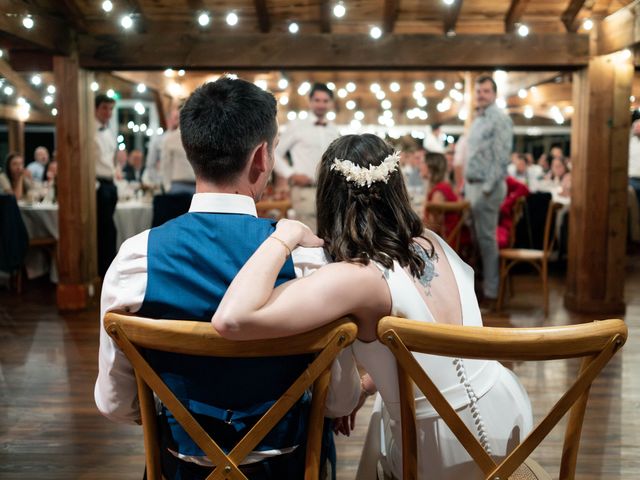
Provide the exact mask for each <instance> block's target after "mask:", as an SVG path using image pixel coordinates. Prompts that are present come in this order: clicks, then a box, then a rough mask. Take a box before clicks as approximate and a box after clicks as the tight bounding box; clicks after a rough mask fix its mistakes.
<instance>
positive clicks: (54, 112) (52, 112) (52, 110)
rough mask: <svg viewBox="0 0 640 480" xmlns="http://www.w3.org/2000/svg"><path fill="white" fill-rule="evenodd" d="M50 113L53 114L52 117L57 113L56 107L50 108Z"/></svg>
mask: <svg viewBox="0 0 640 480" xmlns="http://www.w3.org/2000/svg"><path fill="white" fill-rule="evenodd" d="M51 115H53V116H54V117H55V116H56V115H58V109H57V108H52V109H51Z"/></svg>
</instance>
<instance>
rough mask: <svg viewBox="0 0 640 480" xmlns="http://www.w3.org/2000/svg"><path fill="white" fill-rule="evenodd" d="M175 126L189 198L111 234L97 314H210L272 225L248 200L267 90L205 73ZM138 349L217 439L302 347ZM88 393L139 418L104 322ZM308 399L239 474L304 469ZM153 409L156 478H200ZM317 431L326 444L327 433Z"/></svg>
mask: <svg viewBox="0 0 640 480" xmlns="http://www.w3.org/2000/svg"><path fill="white" fill-rule="evenodd" d="M180 130H181V135H182V143H183V145H184V148H185V151H186V153H187V157H188V159H189V162H190V163H191V166H192V167H193V169H194V172H195V175H196V194H195V195H194V196H193V199H192V202H191V208H190V209H189V212H188V213H186V214H185V215H182V216H180V217H178V218H176V219H174V220H172V221H170V222H168V223H166V224H164V225H162V226H160V227H157V228H154V229H151V230H149V231H145V232H143V233H141V234H139V235H137V236H135V237H133V238H131V239H129V240H127V241H126V242H125V243H124V244H123V245H122V247H121V249H120V252H119V253H118V255H117V257H116V258H115V260H114V262H113V263H112V265H111V267H110V268H109V271H108V272H107V274H106V276H105V279H104V284H103V289H102V299H101V320H102V319H104V315H105V313H106V312H108V311H110V310H120V311H123V310H124V311H127V312H132V313H134V312H135V313H136V314H137V315H140V316H145V317H151V318H172V319H190V320H201V321H207V322H208V321H210V319H211V317H212V315H213V313H214V312H215V310H216V308H217V306H218V304H219V302H220V300H221V299H222V296H223V295H224V293H225V290H226V289H227V287H228V285H229V283H231V280H232V279H233V278H234V276H235V275H236V273H237V272H238V270H239V269H240V268H241V267H242V265H243V264H244V263H245V261H246V260H247V259H248V258H249V257H250V256H251V254H252V253H253V252H254V251H255V250H256V249H257V248H258V246H259V245H260V244H261V243H262V241H263V240H265V239H266V238H267V236H269V235H270V234H271V233H272V232H273V231H274V224H273V222H271V221H268V220H264V219H258V218H257V217H256V208H255V201H257V200H259V199H260V197H261V195H262V193H263V191H264V189H265V185H266V183H267V180H268V179H269V176H270V174H271V170H272V169H273V163H274V150H275V147H276V144H277V133H278V124H277V120H276V101H275V98H274V97H273V95H272V94H271V93H268V92H265V91H263V90H262V89H260V88H258V87H256V86H255V85H253V84H252V83H249V82H246V81H244V80H240V79H237V80H234V79H231V78H226V77H225V78H222V79H220V80H218V81H216V82H211V83H207V84H205V85H203V86H201V87H200V88H198V89H197V90H195V91H194V92H193V94H192V95H191V97H190V98H189V99H188V100H187V102H186V103H185V105H184V107H183V108H182V111H181V113H180ZM302 260H303V259H302V258H301V253H300V252H298V253H297V251H294V253H293V255H292V259H291V258H290V259H288V261H287V263H286V264H285V266H284V267H283V269H282V271H281V272H280V275H279V277H278V281H277V282H276V283H277V284H279V283H282V282H284V281H287V280H290V279H292V278H295V277H296V276H300V275H302V274H303V272H302V268H300V267H299V265H302ZM149 360H150V361H151V362H152V364H153V365H154V367H155V368H156V370H157V371H158V372H159V373H160V374H161V377H162V378H163V380H164V381H165V382H166V383H167V384H168V386H169V387H170V388H171V389H172V390H173V391H174V393H176V395H177V396H178V398H179V399H180V400H181V401H182V402H183V403H184V404H185V405H186V406H188V408H189V410H190V411H191V412H192V414H194V415H195V416H196V418H197V419H198V420H199V421H201V422H202V424H203V426H204V427H205V429H207V430H208V431H210V432H212V435H213V436H214V438H215V439H216V440H217V441H219V442H220V443H222V445H221V446H222V447H223V448H225V449H229V448H230V447H231V446H232V445H233V444H234V443H235V441H237V439H238V438H239V437H242V436H243V435H244V434H245V433H246V432H247V431H248V429H249V428H250V427H251V425H252V424H253V422H255V421H256V419H257V418H256V416H258V415H261V414H262V413H263V412H264V411H266V410H267V409H268V408H269V407H270V405H271V404H272V402H273V400H274V399H276V398H278V397H279V396H280V395H281V393H282V392H284V390H285V389H286V388H287V387H288V386H289V385H290V384H291V383H292V382H293V380H294V379H295V378H296V377H297V376H298V375H299V374H300V373H301V372H302V371H303V370H304V369H305V368H306V366H307V364H308V362H309V358H308V356H297V357H273V358H268V359H264V358H262V359H259V360H254V359H231V360H230V359H202V358H196V357H184V356H179V355H175V354H160V353H155V354H153V355H149ZM95 400H96V404H97V406H98V409H99V410H100V411H101V412H102V413H103V414H104V415H105V416H107V417H108V418H110V419H112V420H114V421H118V422H128V423H136V422H137V423H139V422H140V412H139V409H138V402H137V394H136V382H135V377H134V373H133V370H132V367H131V365H130V363H129V362H128V360H127V359H126V358H125V356H124V355H123V353H122V351H120V350H119V349H118V347H117V346H116V345H115V343H114V342H113V341H112V340H111V338H110V337H109V336H108V335H107V333H106V332H105V331H104V329H103V328H101V329H100V353H99V373H98V379H97V381H96V387H95ZM336 400H337V401H340V402H342V403H344V404H343V405H338V404H336V405H333V406H330V407H329V409H330V410H331V411H332V412H333V414H334V416H339V415H345V414H346V413H348V412H350V411H351V410H352V409H353V407H354V405H353V403H354V400H357V398H353V399H344V398H341V399H336ZM345 402H346V403H345ZM308 404H309V399H308V398H307V397H303V398H302V399H301V400H300V401H299V402H298V404H297V405H296V407H294V409H293V410H292V411H291V412H290V413H289V414H288V415H287V417H285V419H283V421H282V422H281V423H280V424H279V425H278V426H277V427H276V428H275V429H274V430H273V431H272V432H271V433H270V434H269V435H268V436H267V437H266V438H265V440H264V441H263V443H262V444H261V445H259V446H258V447H257V449H256V450H259V451H260V453H259V454H257V455H253V457H254V458H256V459H261V460H260V461H258V462H255V463H250V464H248V465H244V466H243V467H242V468H241V469H243V470H244V471H245V474H246V475H247V476H248V477H249V478H250V479H252V480H253V479H260V480H262V479H265V480H268V479H285V478H286V479H294V480H295V479H301V478H303V476H304V475H303V469H304V440H305V437H306V421H307V413H308ZM159 410H160V411H159V412H158V413H159V416H158V419H159V424H160V429H159V430H160V432H161V437H162V438H161V441H162V453H161V460H162V473H163V475H164V476H165V478H167V479H200V478H206V476H207V475H208V473H209V472H210V471H211V468H210V464H207V461H206V457H204V454H203V452H202V451H201V450H200V449H199V448H198V447H197V445H195V443H194V442H193V441H192V440H191V439H190V438H189V437H188V435H187V434H186V433H185V432H184V430H183V429H182V428H181V427H180V425H179V424H178V423H177V422H176V421H175V419H174V418H173V416H172V414H171V412H169V411H168V410H167V409H166V408H164V407H163V406H161V408H160V409H159ZM327 442H328V443H330V444H331V445H332V437H331V436H330V435H329V436H328V440H327ZM254 453H255V452H254ZM251 456H252V455H250V457H251Z"/></svg>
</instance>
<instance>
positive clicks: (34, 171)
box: [27, 146, 49, 182]
mask: <svg viewBox="0 0 640 480" xmlns="http://www.w3.org/2000/svg"><path fill="white" fill-rule="evenodd" d="M48 163H49V150H47V147H42V146H40V147H37V148H36V149H35V150H34V151H33V162H31V163H30V164H29V165H27V170H28V171H29V172H30V173H31V178H32V179H33V180H35V181H36V182H43V181H44V169H45V167H46V166H47V164H48Z"/></svg>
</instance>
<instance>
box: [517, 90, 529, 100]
mask: <svg viewBox="0 0 640 480" xmlns="http://www.w3.org/2000/svg"><path fill="white" fill-rule="evenodd" d="M527 95H528V92H527V91H526V90H525V89H524V88H521V89H520V90H518V97H520V98H522V99H523V100H524V99H525V98H527Z"/></svg>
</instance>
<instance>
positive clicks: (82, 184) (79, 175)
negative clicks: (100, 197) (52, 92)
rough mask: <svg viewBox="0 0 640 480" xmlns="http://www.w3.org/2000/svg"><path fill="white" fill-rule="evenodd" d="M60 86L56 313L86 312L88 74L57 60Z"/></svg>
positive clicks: (90, 172)
mask: <svg viewBox="0 0 640 480" xmlns="http://www.w3.org/2000/svg"><path fill="white" fill-rule="evenodd" d="M53 71H54V76H55V84H56V86H57V87H58V93H57V95H56V97H57V108H58V116H57V117H56V134H57V135H56V138H57V156H58V157H57V158H58V180H57V181H58V188H57V191H58V205H59V210H58V212H59V213H58V225H59V233H60V235H59V243H58V270H59V283H58V295H57V298H58V308H59V309H60V310H80V309H84V308H86V307H87V305H88V303H89V301H90V299H91V297H92V296H93V294H94V292H95V284H96V278H97V247H96V177H95V165H94V161H93V158H92V150H93V148H92V147H93V142H94V139H93V133H94V131H95V126H94V106H93V95H92V93H91V90H90V88H89V83H90V81H91V79H92V78H93V77H92V75H91V74H89V73H88V72H86V71H85V70H82V69H80V67H79V63H78V59H77V57H76V56H74V57H55V58H54V61H53Z"/></svg>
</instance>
